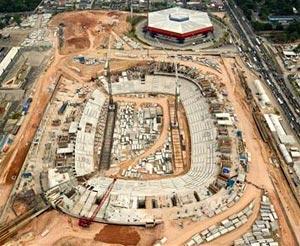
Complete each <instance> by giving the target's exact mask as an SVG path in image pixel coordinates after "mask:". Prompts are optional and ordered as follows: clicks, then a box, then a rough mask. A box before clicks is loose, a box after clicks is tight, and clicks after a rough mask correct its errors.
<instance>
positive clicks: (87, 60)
mask: <svg viewBox="0 0 300 246" xmlns="http://www.w3.org/2000/svg"><path fill="white" fill-rule="evenodd" d="M73 60H74V62H77V63H80V64H85V65H99V64H103V63H104V62H105V61H104V60H103V59H100V58H92V57H85V56H83V55H78V56H74V58H73Z"/></svg>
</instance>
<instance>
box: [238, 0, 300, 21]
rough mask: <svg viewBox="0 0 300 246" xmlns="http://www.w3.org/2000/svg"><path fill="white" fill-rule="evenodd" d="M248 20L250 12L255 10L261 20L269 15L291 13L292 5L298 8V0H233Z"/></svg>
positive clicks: (299, 3) (299, 5) (299, 2)
mask: <svg viewBox="0 0 300 246" xmlns="http://www.w3.org/2000/svg"><path fill="white" fill-rule="evenodd" d="M235 1H236V3H237V5H238V6H239V7H240V8H241V9H242V10H243V11H244V13H245V15H246V17H247V18H248V19H249V20H250V19H251V16H252V12H253V11H254V12H257V13H258V16H259V18H260V19H261V20H266V19H267V18H268V16H269V15H292V14H293V7H294V8H296V9H297V10H299V9H300V1H299V0H235Z"/></svg>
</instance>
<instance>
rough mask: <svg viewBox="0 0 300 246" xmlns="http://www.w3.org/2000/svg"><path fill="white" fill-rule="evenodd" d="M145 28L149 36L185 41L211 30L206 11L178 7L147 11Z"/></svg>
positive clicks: (194, 38) (195, 38) (211, 26)
mask: <svg viewBox="0 0 300 246" xmlns="http://www.w3.org/2000/svg"><path fill="white" fill-rule="evenodd" d="M147 30H148V32H149V33H150V35H151V36H154V37H158V38H162V39H166V40H169V41H173V42H178V43H185V42H187V41H192V40H197V38H199V37H201V36H203V35H206V34H208V33H211V32H213V30H214V28H213V25H212V23H211V21H210V18H209V16H208V14H207V13H205V12H201V11H196V10H190V9H184V8H180V7H175V8H170V9H164V10H160V11H156V12H152V13H149V15H148V26H147Z"/></svg>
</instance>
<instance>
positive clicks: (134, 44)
mask: <svg viewBox="0 0 300 246" xmlns="http://www.w3.org/2000/svg"><path fill="white" fill-rule="evenodd" d="M123 39H124V40H125V42H126V43H127V44H128V45H129V46H130V47H132V48H133V49H141V48H142V46H141V44H140V43H138V42H136V41H134V40H132V39H131V38H129V37H127V36H123Z"/></svg>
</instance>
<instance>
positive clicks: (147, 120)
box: [111, 103, 162, 166]
mask: <svg viewBox="0 0 300 246" xmlns="http://www.w3.org/2000/svg"><path fill="white" fill-rule="evenodd" d="M161 126H162V108H161V107H160V106H159V105H157V104H147V105H144V106H141V107H139V108H136V105H135V104H134V103H120V106H119V107H118V113H117V119H116V124H115V132H114V136H113V139H114V142H113V147H112V155H111V159H112V166H113V165H116V164H118V163H120V162H122V161H126V160H130V159H132V158H134V157H136V156H138V155H141V154H142V153H144V151H145V149H146V148H147V147H149V146H150V145H151V144H153V143H154V142H155V141H156V140H157V138H158V136H159V134H160V130H161Z"/></svg>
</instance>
